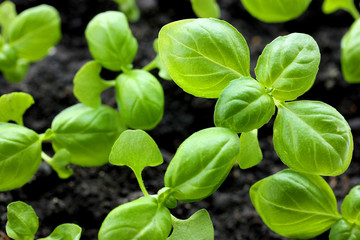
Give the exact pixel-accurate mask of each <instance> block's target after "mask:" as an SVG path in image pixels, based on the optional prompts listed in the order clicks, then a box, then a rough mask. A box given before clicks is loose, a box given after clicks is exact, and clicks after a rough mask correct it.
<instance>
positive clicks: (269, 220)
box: [250, 170, 341, 239]
mask: <svg viewBox="0 0 360 240" xmlns="http://www.w3.org/2000/svg"><path fill="white" fill-rule="evenodd" d="M250 198H251V201H252V203H253V205H254V206H255V209H256V211H257V212H258V213H259V215H260V216H261V218H262V220H263V221H264V222H265V224H266V225H267V226H268V227H269V228H270V229H271V230H273V231H274V232H276V233H278V234H280V235H283V236H285V237H289V238H296V239H297V238H301V239H307V238H313V237H315V236H317V235H320V234H321V233H323V232H325V231H326V230H328V229H329V228H330V226H331V225H333V224H334V223H335V222H336V221H337V220H338V219H340V218H341V215H340V214H339V213H338V212H337V203H336V199H335V196H334V193H333V192H332V190H331V188H330V186H329V185H328V184H327V183H326V181H325V180H324V179H322V178H321V177H320V176H317V175H311V174H305V173H299V172H295V171H293V170H284V171H281V172H279V173H276V174H274V175H272V176H270V177H267V178H265V179H263V180H261V181H259V182H257V183H255V184H254V185H253V186H252V187H251V188H250Z"/></svg>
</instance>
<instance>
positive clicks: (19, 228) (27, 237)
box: [6, 201, 81, 240]
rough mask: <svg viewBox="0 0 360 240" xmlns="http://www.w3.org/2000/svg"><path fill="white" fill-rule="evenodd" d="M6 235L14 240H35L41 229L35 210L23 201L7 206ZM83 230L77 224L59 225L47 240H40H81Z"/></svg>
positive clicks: (45, 239) (43, 239)
mask: <svg viewBox="0 0 360 240" xmlns="http://www.w3.org/2000/svg"><path fill="white" fill-rule="evenodd" d="M7 219H8V220H7V222H6V233H7V235H8V236H9V237H10V238H12V239H14V240H33V239H34V237H35V234H36V232H37V230H38V228H39V219H38V216H37V215H36V213H35V211H34V209H33V208H32V207H31V206H30V205H28V204H26V203H24V202H21V201H17V202H12V203H10V204H9V205H8V206H7ZM80 235H81V228H80V227H79V226H78V225H76V224H69V223H65V224H62V225H59V226H58V227H56V228H55V229H54V231H53V232H52V233H51V234H50V235H49V236H48V237H45V238H40V239H39V240H56V239H57V240H59V239H62V240H79V239H80Z"/></svg>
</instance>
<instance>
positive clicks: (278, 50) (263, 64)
mask: <svg viewBox="0 0 360 240" xmlns="http://www.w3.org/2000/svg"><path fill="white" fill-rule="evenodd" d="M319 64H320V51H319V47H318V45H317V43H316V42H315V40H314V39H313V38H312V37H311V36H310V35H307V34H302V33H292V34H289V35H287V36H285V37H278V38H276V39H275V40H274V41H272V42H271V43H270V44H269V45H267V46H266V47H265V49H264V51H263V53H262V54H261V56H260V57H259V60H258V63H257V66H256V68H255V73H256V77H257V79H258V80H259V82H260V83H262V84H263V85H264V86H265V87H267V88H270V89H272V92H271V95H272V96H273V97H274V98H276V99H277V100H282V101H289V100H294V99H296V98H297V97H299V96H301V95H302V94H304V93H305V92H306V91H307V90H309V89H310V88H311V86H312V85H313V83H314V81H315V77H316V74H317V72H318V69H319Z"/></svg>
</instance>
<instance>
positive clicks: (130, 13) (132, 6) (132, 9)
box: [114, 0, 140, 22]
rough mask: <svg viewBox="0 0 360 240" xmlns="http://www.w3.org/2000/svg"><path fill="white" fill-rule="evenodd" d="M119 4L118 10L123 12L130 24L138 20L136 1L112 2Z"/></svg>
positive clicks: (121, 0)
mask: <svg viewBox="0 0 360 240" xmlns="http://www.w3.org/2000/svg"><path fill="white" fill-rule="evenodd" d="M114 1H115V2H117V3H118V4H119V10H120V11H121V12H123V13H124V14H125V15H126V17H127V19H128V20H129V21H130V22H136V21H138V20H139V18H140V10H139V8H138V6H137V5H136V0H114Z"/></svg>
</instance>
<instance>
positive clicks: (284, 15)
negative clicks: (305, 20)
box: [241, 0, 311, 23]
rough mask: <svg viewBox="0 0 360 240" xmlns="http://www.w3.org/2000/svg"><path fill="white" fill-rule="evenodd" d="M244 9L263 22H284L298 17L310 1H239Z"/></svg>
mask: <svg viewBox="0 0 360 240" xmlns="http://www.w3.org/2000/svg"><path fill="white" fill-rule="evenodd" d="M241 2H242V4H243V5H244V7H245V9H246V10H247V11H248V12H249V13H250V14H251V15H252V16H253V17H255V18H257V19H259V20H261V21H263V22H269V23H273V22H286V21H289V20H292V19H295V18H297V17H299V16H300V15H301V14H302V13H303V12H305V10H306V9H307V7H308V6H309V4H310V3H311V0H281V1H279V0H241Z"/></svg>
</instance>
